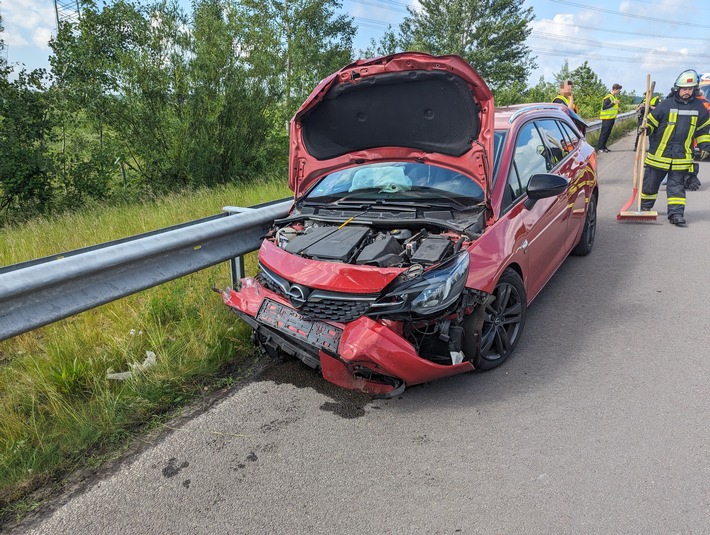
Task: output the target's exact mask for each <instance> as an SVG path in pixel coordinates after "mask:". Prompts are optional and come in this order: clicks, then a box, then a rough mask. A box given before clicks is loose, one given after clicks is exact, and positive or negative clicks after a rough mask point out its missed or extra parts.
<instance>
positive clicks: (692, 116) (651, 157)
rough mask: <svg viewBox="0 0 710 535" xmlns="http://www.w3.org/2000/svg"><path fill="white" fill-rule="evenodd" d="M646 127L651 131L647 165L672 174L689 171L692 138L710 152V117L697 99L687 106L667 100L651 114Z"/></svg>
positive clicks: (680, 102) (674, 100) (689, 102)
mask: <svg viewBox="0 0 710 535" xmlns="http://www.w3.org/2000/svg"><path fill="white" fill-rule="evenodd" d="M646 123H647V124H648V126H649V127H650V128H651V136H650V148H649V150H648V154H647V155H646V160H645V163H646V165H650V166H651V167H656V168H658V169H665V170H669V171H682V170H686V169H689V168H690V167H691V166H692V165H693V138H695V140H696V141H697V143H698V146H699V147H700V148H701V149H702V150H707V151H710V113H708V110H706V109H705V106H703V104H702V103H701V102H700V101H699V100H698V99H696V98H692V99H690V100H689V101H688V102H683V101H682V100H680V99H678V98H676V97H675V96H674V97H671V98H667V99H666V100H664V101H663V102H661V103H660V104H659V105H658V106H656V109H655V110H653V111H651V112H650V113H649V114H648V117H647V118H646Z"/></svg>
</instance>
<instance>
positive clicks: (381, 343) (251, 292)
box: [222, 278, 473, 397]
mask: <svg viewBox="0 0 710 535" xmlns="http://www.w3.org/2000/svg"><path fill="white" fill-rule="evenodd" d="M222 299H223V301H224V303H225V304H226V305H227V306H228V307H230V308H231V309H232V310H234V311H235V312H236V313H237V314H238V315H239V316H240V317H241V318H242V319H243V320H244V321H246V322H247V323H248V324H249V325H250V326H251V327H252V328H253V329H254V332H255V338H256V340H257V341H258V342H259V343H260V344H261V345H262V346H263V347H264V348H265V349H266V350H267V351H271V350H279V351H282V352H284V353H286V354H289V355H293V356H295V357H297V358H299V359H300V360H302V361H303V362H304V363H306V364H307V365H309V366H311V367H313V368H316V369H319V370H320V371H321V373H322V374H323V377H324V378H325V379H326V380H328V381H330V382H332V383H334V384H337V385H339V386H341V387H343V388H347V389H350V390H358V391H362V392H367V393H370V394H372V395H375V396H378V397H391V396H393V395H397V394H398V393H399V392H401V391H402V390H404V388H405V387H406V386H408V385H415V384H420V383H424V382H426V381H432V380H435V379H440V378H443V377H448V376H451V375H456V374H458V373H462V372H464V371H470V370H472V369H473V366H472V365H471V364H470V363H469V362H462V363H461V364H456V365H441V364H436V363H434V362H431V361H429V360H426V359H423V358H421V357H420V356H419V355H418V354H417V351H416V349H415V348H414V346H412V344H411V343H410V342H408V341H407V340H406V339H405V338H403V337H402V336H401V334H399V333H398V332H396V331H397V330H399V331H400V332H401V323H399V322H379V321H376V320H374V319H372V318H370V317H368V316H361V317H359V318H358V319H356V320H354V321H352V322H348V323H337V322H330V321H318V320H311V319H306V318H304V317H303V316H302V315H301V314H300V313H299V312H298V310H297V309H295V308H293V307H292V306H291V305H290V303H288V302H287V301H285V300H284V299H283V298H282V297H281V296H279V295H278V294H276V293H274V292H272V291H270V290H268V289H267V288H265V287H264V286H262V285H261V284H259V282H258V281H257V280H256V279H253V278H245V279H243V280H242V283H241V289H240V290H239V291H235V290H233V289H231V288H228V289H226V290H225V291H224V292H222Z"/></svg>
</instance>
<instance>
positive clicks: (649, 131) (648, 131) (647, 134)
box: [642, 126, 651, 136]
mask: <svg viewBox="0 0 710 535" xmlns="http://www.w3.org/2000/svg"><path fill="white" fill-rule="evenodd" d="M642 132H646V136H650V135H651V127H650V126H646V127H644V128H643V129H642Z"/></svg>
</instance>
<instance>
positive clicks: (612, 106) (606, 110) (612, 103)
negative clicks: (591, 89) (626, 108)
mask: <svg viewBox="0 0 710 535" xmlns="http://www.w3.org/2000/svg"><path fill="white" fill-rule="evenodd" d="M616 101H617V97H616V95H614V93H607V95H606V96H605V97H604V100H603V101H602V109H601V111H600V112H599V118H600V119H601V120H602V121H607V120H609V119H616V116H617V115H618V114H619V104H618V102H616Z"/></svg>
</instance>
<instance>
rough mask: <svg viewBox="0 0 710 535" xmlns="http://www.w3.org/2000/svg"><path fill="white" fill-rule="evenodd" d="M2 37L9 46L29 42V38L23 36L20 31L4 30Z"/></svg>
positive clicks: (22, 44) (25, 44) (23, 44)
mask: <svg viewBox="0 0 710 535" xmlns="http://www.w3.org/2000/svg"><path fill="white" fill-rule="evenodd" d="M2 39H3V41H5V44H6V45H7V46H9V47H14V46H27V44H28V43H27V40H26V39H25V38H24V37H22V36H21V35H20V34H19V33H15V32H7V31H6V32H3V35H2Z"/></svg>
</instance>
